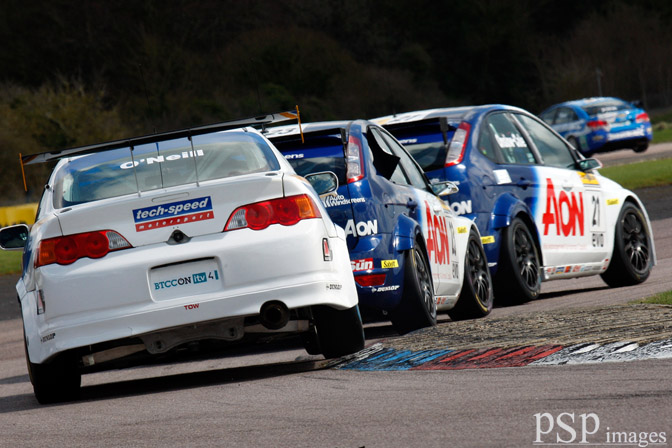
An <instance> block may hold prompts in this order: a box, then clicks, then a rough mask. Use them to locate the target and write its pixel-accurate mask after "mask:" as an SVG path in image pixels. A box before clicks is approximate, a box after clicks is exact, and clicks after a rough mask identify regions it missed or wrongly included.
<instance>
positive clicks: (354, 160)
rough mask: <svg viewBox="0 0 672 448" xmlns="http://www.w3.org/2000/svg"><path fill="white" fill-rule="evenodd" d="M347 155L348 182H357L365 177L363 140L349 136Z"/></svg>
mask: <svg viewBox="0 0 672 448" xmlns="http://www.w3.org/2000/svg"><path fill="white" fill-rule="evenodd" d="M345 156H346V157H345V163H346V177H347V179H348V183H352V182H357V181H358V180H360V179H362V178H363V177H364V164H363V158H362V142H361V141H360V140H359V139H358V138H357V137H354V136H352V135H351V136H350V137H348V148H347V151H346V155H345Z"/></svg>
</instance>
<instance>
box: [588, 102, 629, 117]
mask: <svg viewBox="0 0 672 448" xmlns="http://www.w3.org/2000/svg"><path fill="white" fill-rule="evenodd" d="M582 109H583V110H585V111H586V113H587V114H588V115H591V116H592V115H599V114H606V113H609V112H618V111H621V110H627V109H632V106H630V105H629V104H628V103H626V102H625V101H620V100H605V101H600V102H596V103H591V104H590V105H587V106H583V107H582Z"/></svg>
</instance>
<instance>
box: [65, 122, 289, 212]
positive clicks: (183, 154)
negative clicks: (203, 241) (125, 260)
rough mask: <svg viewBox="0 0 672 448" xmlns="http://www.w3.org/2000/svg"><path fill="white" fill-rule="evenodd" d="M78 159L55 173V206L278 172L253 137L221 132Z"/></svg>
mask: <svg viewBox="0 0 672 448" xmlns="http://www.w3.org/2000/svg"><path fill="white" fill-rule="evenodd" d="M192 141H193V146H192V144H191V142H190V141H189V139H187V138H181V139H175V140H170V141H164V142H158V143H151V144H146V145H139V146H137V147H135V148H133V152H132V154H131V150H130V148H121V149H115V150H110V151H104V152H100V153H96V154H91V155H86V156H81V157H76V158H73V159H71V160H70V161H69V162H68V163H66V164H64V165H62V166H61V167H60V168H59V169H58V171H57V172H56V173H55V174H54V178H53V179H54V180H53V188H54V207H56V208H63V207H68V206H71V205H76V204H82V203H86V202H92V201H97V200H101V199H107V198H112V197H117V196H123V195H126V194H131V193H137V192H139V191H150V190H155V189H160V188H167V187H172V186H176V185H184V184H190V183H195V182H196V181H201V182H202V181H208V180H213V179H221V178H226V177H231V176H238V175H243V174H250V173H255V172H265V171H275V170H278V169H280V164H279V163H278V161H277V159H276V158H275V155H274V154H273V151H272V150H271V148H270V147H269V146H268V144H267V143H266V141H265V140H264V139H263V138H262V137H261V136H259V135H257V134H255V133H251V132H218V133H214V134H206V135H200V136H195V137H192Z"/></svg>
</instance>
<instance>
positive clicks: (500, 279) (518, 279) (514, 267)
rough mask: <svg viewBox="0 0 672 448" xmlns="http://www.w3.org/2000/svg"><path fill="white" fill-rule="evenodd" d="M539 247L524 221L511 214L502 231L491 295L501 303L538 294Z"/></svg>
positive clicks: (508, 302)
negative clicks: (510, 219)
mask: <svg viewBox="0 0 672 448" xmlns="http://www.w3.org/2000/svg"><path fill="white" fill-rule="evenodd" d="M540 266H541V263H540V259H539V250H538V249H537V245H536V244H535V242H534V238H532V234H531V233H530V230H529V229H528V228H527V225H525V223H524V222H523V220H522V219H520V218H514V219H513V221H512V222H511V225H510V226H509V227H507V228H506V229H504V230H503V232H502V247H501V249H500V255H499V262H498V269H497V275H496V276H495V281H494V283H495V296H496V297H497V300H498V301H499V302H500V303H502V304H507V305H514V304H521V303H525V302H529V301H530V300H533V299H536V298H537V297H539V292H540V290H541V275H540V272H541V271H540Z"/></svg>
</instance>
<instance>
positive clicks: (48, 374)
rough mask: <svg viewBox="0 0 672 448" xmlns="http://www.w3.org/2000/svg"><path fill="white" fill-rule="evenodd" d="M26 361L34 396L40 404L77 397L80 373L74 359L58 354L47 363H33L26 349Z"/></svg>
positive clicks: (70, 399)
mask: <svg viewBox="0 0 672 448" xmlns="http://www.w3.org/2000/svg"><path fill="white" fill-rule="evenodd" d="M26 363H27V365H28V374H29V375H30V382H31V383H33V392H34V393H35V398H37V401H38V402H39V403H40V404H50V403H59V402H63V401H72V400H76V399H77V398H79V391H80V386H81V382H82V375H81V373H80V372H79V371H78V370H77V367H76V365H75V361H74V359H73V358H72V357H71V356H69V355H68V354H62V355H59V356H57V357H56V359H54V360H52V361H50V362H49V363H45V364H33V363H32V362H30V359H29V358H28V352H27V350H26Z"/></svg>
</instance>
